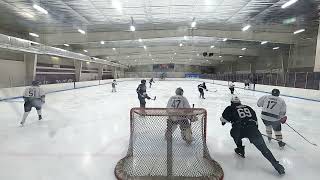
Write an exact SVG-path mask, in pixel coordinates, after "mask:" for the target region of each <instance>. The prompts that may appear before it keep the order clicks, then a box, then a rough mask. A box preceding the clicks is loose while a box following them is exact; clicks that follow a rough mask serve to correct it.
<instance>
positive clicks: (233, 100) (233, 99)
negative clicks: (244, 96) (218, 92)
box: [231, 96, 241, 104]
mask: <svg viewBox="0 0 320 180" xmlns="http://www.w3.org/2000/svg"><path fill="white" fill-rule="evenodd" d="M231 103H238V104H239V103H241V101H240V98H239V97H238V96H232V98H231Z"/></svg>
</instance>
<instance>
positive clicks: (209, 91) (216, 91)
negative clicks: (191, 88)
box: [208, 90, 218, 92]
mask: <svg viewBox="0 0 320 180" xmlns="http://www.w3.org/2000/svg"><path fill="white" fill-rule="evenodd" d="M208 91H209V92H217V91H218V90H213V91H210V90H208Z"/></svg>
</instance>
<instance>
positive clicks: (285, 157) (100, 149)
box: [0, 81, 320, 180]
mask: <svg viewBox="0 0 320 180" xmlns="http://www.w3.org/2000/svg"><path fill="white" fill-rule="evenodd" d="M138 83H139V82H138V81H127V82H119V83H118V86H117V90H118V92H117V93H111V85H110V84H107V85H101V86H95V87H88V88H82V89H76V90H69V91H63V92H57V93H52V94H48V95H47V98H46V104H45V105H44V108H43V118H44V119H43V120H42V121H38V120H37V114H36V111H35V110H33V111H32V113H30V115H29V117H28V118H27V121H26V124H25V126H24V127H23V128H22V127H19V122H20V120H21V117H22V114H23V102H22V99H16V100H12V101H10V102H0V112H1V116H0V165H1V167H0V179H1V180H112V179H115V177H114V173H113V172H114V167H115V164H116V163H117V161H118V160H119V159H120V158H122V157H124V156H125V154H126V152H127V147H128V141H129V110H130V109H131V108H132V107H137V106H139V101H138V99H137V95H136V92H135V89H136V88H137V86H138ZM199 83H200V82H196V81H156V83H155V84H154V85H153V87H152V88H151V89H149V88H148V89H147V93H148V94H149V95H150V96H157V100H156V101H147V107H165V106H166V103H167V101H168V99H169V97H170V96H171V95H174V91H175V89H176V88H177V87H182V88H183V89H184V92H185V93H184V95H185V96H186V97H187V98H188V100H189V102H190V104H195V107H199V108H205V109H206V110H207V111H208V129H207V136H208V138H207V143H208V147H209V150H210V154H211V156H212V157H213V158H214V159H215V160H216V161H218V162H219V163H220V164H221V166H222V168H223V169H224V173H225V178H224V179H225V180H235V179H236V180H251V179H252V180H253V179H259V180H275V179H281V180H303V179H306V180H307V179H310V180H315V179H319V177H320V171H319V168H320V147H316V146H312V145H310V144H308V143H306V142H305V141H304V140H303V139H302V138H300V137H299V136H298V135H297V134H296V133H295V132H293V131H292V130H291V129H290V128H289V127H287V126H286V125H284V126H283V136H284V141H285V142H287V143H288V144H289V145H291V146H293V147H294V148H295V149H296V150H293V149H290V148H288V147H286V148H285V149H284V150H279V148H278V144H277V143H276V142H274V141H273V142H271V143H270V144H269V143H267V145H268V147H269V148H270V150H271V151H272V152H273V154H274V156H275V157H276V158H277V159H278V160H279V161H280V162H281V164H283V165H284V166H285V168H286V175H285V176H282V177H280V176H278V174H277V172H276V171H275V170H274V168H273V167H272V166H271V164H270V163H269V162H268V161H267V160H266V159H264V158H263V156H262V155H261V154H260V152H259V151H258V150H256V149H255V148H254V146H253V145H251V144H250V143H249V142H248V141H247V140H245V141H244V145H245V146H246V158H245V159H242V158H239V157H238V156H236V155H235V154H234V151H233V149H234V148H235V144H234V142H233V140H232V138H231V137H230V135H229V130H230V128H231V125H230V124H228V125H226V126H221V123H220V121H219V118H220V116H221V114H222V111H223V110H224V108H225V107H226V106H227V105H229V104H230V102H229V101H230V93H229V90H228V88H227V87H225V86H220V85H213V84H207V87H208V89H210V90H211V91H213V90H217V92H206V94H205V97H206V98H207V99H204V100H202V99H199V94H198V90H197V85H198V84H199ZM147 85H148V83H147ZM270 90H271V89H270ZM236 94H238V96H239V97H240V99H241V101H242V103H243V104H247V105H250V106H251V107H253V109H255V110H256V112H257V114H258V115H259V114H260V112H261V110H260V108H258V107H257V106H256V102H257V99H258V98H259V97H261V96H263V95H265V94H264V93H259V92H253V91H248V90H241V89H236ZM283 98H284V99H285V101H286V103H287V106H288V108H287V111H288V113H287V115H288V121H287V122H288V123H289V124H290V125H291V126H292V127H294V128H296V130H298V131H300V132H301V133H302V134H303V135H304V136H306V137H307V138H309V139H310V140H311V141H313V142H315V143H317V144H320V140H319V139H320V121H319V118H320V115H319V109H320V102H313V101H307V100H301V99H297V98H286V97H283ZM259 129H260V130H261V132H262V133H265V129H264V125H263V123H262V121H261V119H259ZM182 165H183V164H182Z"/></svg>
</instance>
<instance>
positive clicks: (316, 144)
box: [285, 123, 318, 146]
mask: <svg viewBox="0 0 320 180" xmlns="http://www.w3.org/2000/svg"><path fill="white" fill-rule="evenodd" d="M285 124H286V125H287V126H289V128H291V129H292V130H293V131H294V132H296V133H297V134H298V135H299V136H300V137H302V138H303V139H304V140H305V141H307V142H308V143H309V144H311V145H314V146H318V145H317V144H315V143H312V142H310V141H309V140H308V139H307V138H305V137H304V136H302V135H301V134H300V133H299V132H298V131H296V130H295V129H294V128H293V127H291V126H290V125H289V124H288V123H285Z"/></svg>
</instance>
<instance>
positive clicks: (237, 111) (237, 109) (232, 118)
mask: <svg viewBox="0 0 320 180" xmlns="http://www.w3.org/2000/svg"><path fill="white" fill-rule="evenodd" d="M222 118H223V119H222V120H221V121H223V120H225V121H228V122H230V123H231V124H232V126H243V127H245V126H248V125H258V120H257V116H256V113H255V111H254V110H253V109H252V108H251V107H250V106H247V105H242V104H237V105H235V104H233V105H231V106H228V107H227V108H226V109H225V110H224V111H223V113H222Z"/></svg>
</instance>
